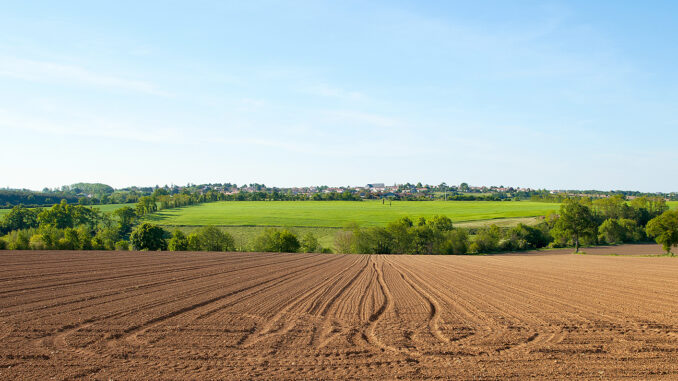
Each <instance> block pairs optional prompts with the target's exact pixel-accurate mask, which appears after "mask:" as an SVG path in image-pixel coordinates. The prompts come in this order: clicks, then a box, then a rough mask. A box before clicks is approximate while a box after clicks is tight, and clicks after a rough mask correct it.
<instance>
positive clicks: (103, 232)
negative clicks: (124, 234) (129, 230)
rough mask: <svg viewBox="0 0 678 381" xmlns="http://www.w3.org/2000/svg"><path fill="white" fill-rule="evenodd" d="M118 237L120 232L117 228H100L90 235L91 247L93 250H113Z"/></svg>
mask: <svg viewBox="0 0 678 381" xmlns="http://www.w3.org/2000/svg"><path fill="white" fill-rule="evenodd" d="M119 239H120V234H119V230H118V229H117V228H114V227H108V228H101V229H99V230H97V232H96V234H95V235H94V237H92V248H93V249H94V250H115V243H116V242H118V240H119Z"/></svg>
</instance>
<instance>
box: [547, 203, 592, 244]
mask: <svg viewBox="0 0 678 381" xmlns="http://www.w3.org/2000/svg"><path fill="white" fill-rule="evenodd" d="M554 230H556V232H555V233H556V234H563V235H566V236H568V237H570V238H571V239H572V241H573V242H574V252H575V253H579V241H580V239H581V238H582V237H588V236H591V235H594V234H595V233H596V222H595V217H594V215H593V212H592V211H591V208H589V207H588V206H587V205H584V204H583V203H582V202H580V201H578V200H566V201H565V203H563V205H561V206H560V217H559V218H558V221H557V222H556V224H555V227H554Z"/></svg>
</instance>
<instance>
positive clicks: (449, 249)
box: [436, 228, 469, 255]
mask: <svg viewBox="0 0 678 381" xmlns="http://www.w3.org/2000/svg"><path fill="white" fill-rule="evenodd" d="M468 252H469V238H468V231H467V230H466V229H459V228H457V229H453V230H451V231H449V232H447V233H446V234H445V239H444V241H443V242H442V244H441V245H440V248H439V249H437V250H436V253H437V254H438V253H439V254H454V255H463V254H468Z"/></svg>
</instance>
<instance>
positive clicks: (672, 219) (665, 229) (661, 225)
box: [646, 210, 678, 254]
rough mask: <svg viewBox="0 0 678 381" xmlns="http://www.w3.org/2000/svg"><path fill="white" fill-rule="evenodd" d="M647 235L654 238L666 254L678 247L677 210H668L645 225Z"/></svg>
mask: <svg viewBox="0 0 678 381" xmlns="http://www.w3.org/2000/svg"><path fill="white" fill-rule="evenodd" d="M646 230H647V235H649V236H650V237H654V239H655V241H657V243H658V244H661V245H662V247H663V248H664V251H666V253H667V254H670V253H671V247H673V246H677V245H678V210H669V211H666V212H664V213H662V214H661V215H659V216H657V217H655V218H653V219H651V220H650V221H649V222H648V223H647V228H646Z"/></svg>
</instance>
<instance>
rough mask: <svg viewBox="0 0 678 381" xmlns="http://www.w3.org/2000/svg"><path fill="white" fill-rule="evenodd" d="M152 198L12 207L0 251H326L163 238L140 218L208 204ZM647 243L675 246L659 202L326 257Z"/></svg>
mask: <svg viewBox="0 0 678 381" xmlns="http://www.w3.org/2000/svg"><path fill="white" fill-rule="evenodd" d="M161 193H162V192H158V193H157V194H154V195H151V196H148V197H142V198H141V199H140V200H139V202H138V204H137V205H136V208H131V207H127V206H125V207H123V208H120V209H117V210H115V211H114V212H112V213H102V212H101V211H99V210H98V209H95V208H91V207H87V206H83V205H72V204H68V203H67V202H66V201H62V202H61V203H59V204H55V205H53V206H52V207H51V208H36V209H31V208H26V207H24V206H21V205H19V206H15V207H14V208H12V210H11V211H10V212H9V213H8V214H7V215H5V217H4V218H3V219H2V220H0V235H4V237H1V238H0V249H12V250H20V249H45V250H127V249H129V248H131V249H135V250H171V251H234V250H236V249H241V250H253V251H272V252H297V251H305V252H330V251H331V249H330V248H323V247H321V246H320V245H319V244H318V239H317V238H316V237H315V236H314V235H313V234H312V233H307V234H306V235H304V236H303V237H299V236H297V235H296V234H295V233H294V232H292V231H290V230H287V229H267V230H265V231H264V232H262V233H261V234H260V235H259V236H257V237H255V238H254V239H253V241H252V242H251V243H250V245H249V247H247V248H236V247H235V240H234V239H233V237H232V236H231V235H230V234H228V233H227V232H224V231H222V230H221V229H219V228H217V227H214V226H205V227H202V228H200V229H197V230H196V231H194V232H192V233H189V234H186V233H184V232H182V231H181V230H176V231H174V232H171V233H170V232H168V231H166V230H164V229H163V228H162V227H160V226H156V225H153V224H150V223H142V224H140V225H138V226H137V223H138V222H139V219H140V217H141V216H142V215H143V214H145V213H152V212H153V211H155V210H157V208H158V205H161V207H163V205H164V207H165V208H169V207H178V206H183V205H190V203H192V202H200V201H203V202H205V201H208V200H210V197H209V195H200V196H195V195H185V197H176V195H175V196H172V197H169V195H165V194H161ZM650 239H654V240H655V241H656V242H657V243H659V244H661V245H663V247H664V249H665V250H666V252H667V253H669V252H670V250H671V247H673V246H676V245H677V244H678V211H671V210H668V206H667V205H666V202H665V201H664V200H663V199H661V198H648V197H640V198H636V199H634V200H632V201H631V202H627V201H626V200H624V198H623V196H615V197H609V198H605V199H599V200H595V201H591V200H590V199H567V200H565V201H564V202H563V204H562V205H561V208H560V210H559V212H557V213H551V214H549V215H547V216H544V217H543V218H542V220H541V221H540V222H539V223H538V224H536V225H534V226H528V225H524V224H519V225H518V226H516V227H512V228H507V229H502V228H499V227H497V226H496V225H490V226H485V227H481V228H476V229H464V228H458V227H455V226H454V225H453V223H452V221H451V220H450V219H449V218H448V217H446V216H434V217H431V218H428V219H427V218H423V217H421V218H418V219H416V221H414V220H412V219H410V218H408V217H404V218H401V219H399V220H396V221H393V222H391V223H389V224H388V225H386V226H383V227H381V226H373V227H360V226H358V225H355V224H353V225H349V226H347V227H345V228H344V229H342V230H341V231H339V232H338V233H337V234H336V235H335V239H334V251H336V252H339V253H364V254H481V253H493V252H504V251H519V250H529V249H538V248H543V247H553V248H556V247H574V250H575V252H578V251H579V248H580V247H581V246H590V245H597V244H619V243H628V242H647V241H649V240H650Z"/></svg>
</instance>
